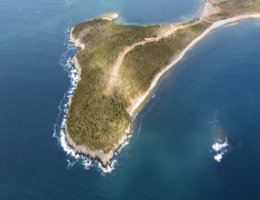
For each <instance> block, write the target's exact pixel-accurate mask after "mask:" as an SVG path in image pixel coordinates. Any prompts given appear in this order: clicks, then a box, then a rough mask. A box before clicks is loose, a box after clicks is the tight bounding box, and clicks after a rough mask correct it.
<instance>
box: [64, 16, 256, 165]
mask: <svg viewBox="0 0 260 200" xmlns="http://www.w3.org/2000/svg"><path fill="white" fill-rule="evenodd" d="M201 17H202V16H201ZM199 18H200V17H199ZM257 18H260V14H251V15H241V16H237V17H232V18H228V19H224V20H221V21H217V22H215V23H213V24H212V25H211V26H210V27H209V28H208V29H206V30H205V31H204V32H203V33H202V34H201V35H200V36H198V37H197V38H195V39H194V40H193V41H192V42H191V43H190V44H189V45H188V46H186V47H185V49H184V50H183V51H182V52H181V53H180V54H179V55H178V56H177V58H176V59H175V60H174V61H173V62H172V63H170V64H169V65H167V66H166V67H165V68H164V69H163V70H162V71H161V72H159V73H158V74H157V75H156V76H155V78H154V79H153V80H152V83H151V85H150V87H149V88H148V90H147V91H146V92H145V93H144V94H143V95H141V96H139V97H137V100H134V101H133V104H132V105H131V107H132V108H131V111H130V112H129V111H128V113H129V115H130V116H131V117H133V116H134V114H135V113H137V112H138V111H139V110H140V109H141V108H142V106H143V105H144V104H145V102H146V100H147V98H148V97H149V95H150V93H151V92H152V90H153V89H154V88H155V86H156V85H157V83H158V81H159V80H160V78H161V77H162V76H163V75H164V74H165V73H166V72H167V71H168V70H169V69H171V68H172V67H173V66H174V65H176V64H177V63H178V62H179V61H180V60H181V59H182V58H183V57H184V55H185V54H186V52H187V51H188V50H190V49H191V48H192V47H193V46H194V45H196V44H197V43H198V42H199V41H200V40H202V39H203V38H204V37H205V36H207V35H208V33H210V32H211V31H212V30H214V29H215V28H218V27H220V26H223V25H226V24H229V23H232V22H239V21H241V20H245V19H257ZM73 28H74V27H72V29H71V33H70V39H69V42H71V43H72V44H74V45H75V46H76V47H78V48H81V49H84V48H85V45H84V44H82V43H81V41H80V40H79V39H75V38H73V36H72V32H73ZM71 64H72V65H73V66H74V67H75V68H76V70H77V73H78V78H77V80H76V83H78V82H79V81H80V79H81V78H80V75H81V67H80V65H79V63H78V60H77V58H76V55H75V56H74V57H73V58H72V60H71ZM72 97H73V95H72V96H71V97H70V98H69V100H68V105H69V106H70V104H71V101H72ZM136 101H137V102H136ZM130 126H131V123H130V124H129V126H128V128H127V129H126V130H125V133H124V134H123V136H122V138H121V139H120V140H119V141H118V142H117V144H116V145H115V147H114V148H113V149H112V150H111V151H109V152H108V153H104V151H103V150H94V151H93V150H90V149H89V148H88V147H87V146H84V145H76V144H75V142H74V141H73V140H72V139H71V137H70V136H69V134H68V133H67V127H66V126H65V138H66V141H67V142H68V144H69V145H70V146H71V147H72V148H73V149H74V150H75V151H76V152H77V153H79V154H83V155H86V156H90V157H92V158H94V159H95V160H97V161H99V162H100V163H101V164H102V167H103V168H106V167H107V166H109V165H110V164H111V160H112V157H113V155H114V152H115V151H116V150H118V149H119V148H120V147H121V146H123V144H124V143H125V142H126V141H127V140H128V139H129V138H130V136H131V133H130Z"/></svg>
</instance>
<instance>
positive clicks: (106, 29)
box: [66, 0, 260, 167]
mask: <svg viewBox="0 0 260 200" xmlns="http://www.w3.org/2000/svg"><path fill="white" fill-rule="evenodd" d="M117 17H118V15H117V14H116V13H109V14H106V15H103V16H101V17H99V18H97V19H91V20H88V21H85V22H82V23H79V24H77V25H75V26H74V27H73V29H72V30H71V36H70V42H72V43H74V45H75V46H77V47H79V52H78V53H77V54H76V55H75V56H74V57H73V59H72V64H73V65H74V66H75V68H76V69H77V70H78V75H79V79H78V80H77V89H76V91H75V93H74V95H73V96H72V98H71V99H70V100H69V111H68V117H67V121H66V139H67V142H68V143H69V144H70V145H71V146H72V147H73V148H74V149H75V151H77V152H78V153H80V154H84V155H87V156H91V157H93V158H94V159H96V160H98V161H100V162H101V164H102V166H103V167H106V166H107V165H109V164H110V161H111V158H112V156H113V153H114V151H115V150H116V149H118V148H119V147H120V146H121V145H122V144H123V143H124V142H125V141H126V140H127V139H128V137H129V134H130V123H131V120H132V117H133V115H134V114H135V113H136V112H137V111H138V109H139V108H140V107H141V105H142V104H143V103H144V102H145V100H146V99H147V97H148V95H149V94H150V92H151V91H152V89H153V88H154V87H155V85H156V84H157V81H158V80H159V79H160V77H161V76H162V75H163V74H164V73H165V72H166V71H167V70H168V69H170V68H171V67H173V66H174V64H176V63H177V62H178V61H179V60H180V59H181V58H182V57H183V56H184V54H185V53H186V52H187V51H188V50H189V49H190V48H191V47H192V46H193V45H195V44H196V43H198V41H200V40H201V39H202V38H203V37H205V36H206V35H207V34H208V33H209V32H210V31H211V30H213V29H214V28H217V27H219V26H222V25H224V24H228V23H232V22H236V21H239V20H243V19H248V18H260V0H255V1H253V0H244V1H242V0H226V1H225V0H224V1H223V0H208V1H207V2H206V3H205V8H204V11H203V12H202V14H201V15H200V17H198V18H196V19H194V20H193V21H189V22H182V23H175V24H159V25H150V26H129V25H119V24H116V23H114V22H113V20H114V19H116V18H117Z"/></svg>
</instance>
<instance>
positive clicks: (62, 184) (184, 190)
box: [0, 0, 260, 200]
mask: <svg viewBox="0 0 260 200" xmlns="http://www.w3.org/2000/svg"><path fill="white" fill-rule="evenodd" d="M202 8H203V1H201V0H172V1H169V0H160V1H159V0H152V1H151V0H143V1H138V0H133V1H127V0H110V1H108V0H97V1H90V0H84V1H83V0H60V1H51V0H44V1H43V0H22V1H18V0H8V1H7V0H2V1H1V2H0V19H1V23H0V43H1V45H0V67H1V70H0V82H1V84H0V97H1V100H0V111H1V112H0V127H1V129H0V199H1V200H2V199H3V200H6V199H7V200H9V199H11V200H12V199H19V200H20V199H21V200H29V199H55V200H56V199H91V200H92V199H97V200H100V199H113V200H114V199H134V200H139V199H144V200H146V199H156V200H157V199H167V200H168V199H174V200H186V199H187V200H193V199H194V200H209V199H210V200H219V199H222V200H226V199H228V200H230V199H236V200H240V199H241V200H245V199H250V200H251V199H260V190H259V189H260V188H259V187H260V156H259V152H260V145H259V144H260V123H259V122H260V103H259V102H260V51H259V48H260V37H259V35H260V20H246V21H242V22H240V23H238V24H233V25H228V26H223V27H220V28H217V29H216V30H214V31H213V32H211V33H210V34H209V35H208V36H207V37H206V38H204V39H203V40H202V41H201V42H200V43H199V44H197V45H196V46H194V47H193V48H192V49H191V50H190V51H188V52H187V54H186V55H185V56H184V58H183V59H182V60H181V61H180V62H179V63H178V64H177V65H176V66H175V67H174V68H172V69H171V70H170V71H168V72H167V73H166V74H165V75H164V76H163V78H162V79H161V80H160V82H159V84H158V85H157V86H156V88H155V90H154V91H153V92H152V94H151V95H150V99H149V100H148V102H147V103H146V104H145V106H144V107H143V108H142V109H141V111H140V112H139V113H138V115H137V116H136V117H135V119H134V121H133V123H132V129H133V132H132V137H131V138H130V140H129V142H128V144H127V145H126V146H125V147H123V148H122V149H121V150H120V152H117V155H115V156H114V159H113V160H114V161H113V165H112V166H111V167H110V169H108V170H107V171H109V172H106V171H104V170H102V169H101V168H100V166H99V164H98V163H97V162H95V161H94V160H92V159H89V158H85V157H81V156H78V155H76V156H74V155H73V154H74V153H73V152H72V151H71V149H69V147H67V146H66V144H64V143H63V142H62V141H63V140H62V133H63V132H62V131H63V129H62V123H63V122H64V117H66V109H67V105H66V102H67V100H68V97H69V96H70V95H71V93H72V92H73V91H74V90H75V84H74V83H73V80H74V79H75V76H76V73H75V70H74V69H73V68H72V67H71V65H70V63H69V61H70V59H71V58H72V57H73V55H75V53H76V52H77V49H76V48H74V47H73V46H72V45H71V44H69V43H68V35H69V30H70V28H71V27H72V26H73V25H75V24H77V23H79V22H82V21H84V20H87V19H90V18H94V17H97V16H99V15H101V14H103V13H107V12H117V13H119V14H120V18H119V19H118V20H117V23H128V24H140V25H147V24H154V23H169V22H179V21H183V20H190V19H192V18H193V17H194V16H196V15H198V13H199V12H200V11H201V9H202Z"/></svg>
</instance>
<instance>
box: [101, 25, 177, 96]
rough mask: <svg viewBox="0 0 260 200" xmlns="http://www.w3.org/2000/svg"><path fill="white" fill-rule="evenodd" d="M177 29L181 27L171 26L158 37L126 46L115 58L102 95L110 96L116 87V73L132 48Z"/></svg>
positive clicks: (156, 39) (158, 38) (159, 37)
mask: <svg viewBox="0 0 260 200" xmlns="http://www.w3.org/2000/svg"><path fill="white" fill-rule="evenodd" d="M178 28H181V27H176V26H174V25H171V28H170V30H168V31H166V32H164V33H161V34H160V35H158V36H157V37H153V38H145V40H144V41H141V42H137V43H135V44H133V45H131V46H128V47H126V48H125V49H124V50H123V51H122V52H121V53H120V54H119V55H118V57H117V60H116V64H115V65H114V67H113V69H112V71H111V74H110V78H109V80H108V82H107V85H106V87H105V89H104V90H103V92H102V93H103V94H104V95H110V94H111V92H112V88H113V87H114V86H115V85H116V83H117V80H118V77H119V76H118V72H119V68H120V66H121V63H122V61H123V58H124V57H125V55H126V54H127V53H128V52H129V51H131V50H132V49H134V47H136V46H138V45H144V44H146V43H148V42H153V41H158V40H160V39H161V38H164V37H168V36H169V35H171V34H173V33H174V32H175V31H176V30H177V29H178Z"/></svg>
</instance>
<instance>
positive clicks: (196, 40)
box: [129, 14, 260, 116]
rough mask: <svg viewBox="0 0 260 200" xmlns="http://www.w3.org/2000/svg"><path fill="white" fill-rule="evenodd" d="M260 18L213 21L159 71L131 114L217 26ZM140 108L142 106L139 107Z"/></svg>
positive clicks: (244, 16) (246, 17)
mask: <svg viewBox="0 0 260 200" xmlns="http://www.w3.org/2000/svg"><path fill="white" fill-rule="evenodd" d="M257 18H260V14H253V15H242V16H238V17H232V18H228V19H224V20H221V21H218V22H215V23H213V24H212V25H211V26H210V27H209V28H208V29H206V30H205V31H204V32H203V33H202V34H201V35H200V36H198V37H197V38H195V39H194V40H193V41H192V42H191V43H190V44H189V45H188V46H187V47H186V48H185V49H184V50H183V51H182V52H181V53H180V55H179V56H178V58H177V59H175V60H174V61H173V62H172V63H170V64H169V65H167V66H166V67H165V68H164V69H163V70H162V71H161V72H159V73H158V74H157V75H156V76H155V78H154V79H153V81H152V83H151V85H150V87H149V88H148V90H147V91H146V92H145V94H144V95H143V96H141V97H140V99H139V100H138V102H137V103H136V104H135V105H134V106H133V108H132V110H131V111H130V112H129V114H130V116H133V115H134V114H135V113H136V112H138V108H139V107H140V106H141V105H142V104H143V103H145V100H146V99H147V98H148V96H149V94H150V93H151V92H152V90H153V89H154V88H155V86H156V85H157V83H158V81H159V80H160V78H161V77H162V76H163V75H164V74H165V72H167V71H168V70H169V69H171V68H172V67H173V66H174V65H176V64H177V63H178V62H179V61H180V60H181V59H182V58H183V56H184V55H185V53H186V52H187V51H189V50H190V49H191V48H192V47H193V46H194V45H196V44H197V43H198V42H199V41H200V40H202V39H203V38H204V37H205V36H207V35H208V33H210V32H211V31H212V30H214V29H215V28H218V27H221V26H223V25H226V24H228V23H232V22H239V21H241V20H245V19H257ZM139 109H140V108H139Z"/></svg>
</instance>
